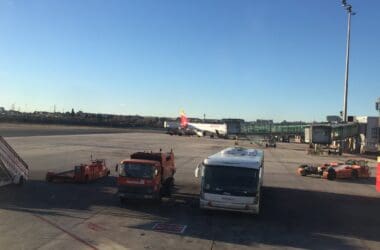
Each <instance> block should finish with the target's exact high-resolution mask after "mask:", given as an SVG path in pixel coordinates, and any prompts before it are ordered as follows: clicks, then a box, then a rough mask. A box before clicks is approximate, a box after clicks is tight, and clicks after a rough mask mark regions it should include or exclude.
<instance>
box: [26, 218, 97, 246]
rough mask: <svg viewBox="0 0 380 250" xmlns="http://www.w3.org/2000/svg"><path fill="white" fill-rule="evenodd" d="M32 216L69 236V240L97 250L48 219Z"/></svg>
mask: <svg viewBox="0 0 380 250" xmlns="http://www.w3.org/2000/svg"><path fill="white" fill-rule="evenodd" d="M33 216H35V217H37V218H38V219H40V220H42V221H44V222H46V223H48V224H49V225H51V226H53V227H55V228H57V229H59V230H61V231H62V232H64V233H66V234H67V235H69V236H70V237H71V238H73V239H75V240H77V241H78V242H80V243H82V244H84V245H86V246H88V247H89V248H91V249H93V250H98V248H96V247H95V246H93V245H91V244H90V243H88V242H87V241H85V240H84V239H82V238H79V237H78V236H76V235H74V234H72V233H70V232H69V231H67V230H66V229H64V228H62V227H61V226H59V225H57V224H55V223H54V222H52V221H50V220H48V219H46V218H44V217H42V216H40V215H37V214H33Z"/></svg>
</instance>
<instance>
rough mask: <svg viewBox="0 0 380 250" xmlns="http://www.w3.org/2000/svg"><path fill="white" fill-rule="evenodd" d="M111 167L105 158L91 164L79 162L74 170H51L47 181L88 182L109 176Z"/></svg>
mask: <svg viewBox="0 0 380 250" xmlns="http://www.w3.org/2000/svg"><path fill="white" fill-rule="evenodd" d="M109 174H110V170H109V168H107V166H106V161H105V160H104V159H96V160H92V161H91V162H90V163H89V164H79V165H76V166H75V167H74V169H73V170H69V171H63V172H52V171H49V172H48V173H47V174H46V181H48V182H52V181H63V182H80V183H87V182H89V181H93V180H97V179H100V178H103V177H105V176H108V175H109Z"/></svg>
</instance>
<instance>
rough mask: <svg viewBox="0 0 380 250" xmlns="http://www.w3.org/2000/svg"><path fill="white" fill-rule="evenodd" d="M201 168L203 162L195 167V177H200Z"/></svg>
mask: <svg viewBox="0 0 380 250" xmlns="http://www.w3.org/2000/svg"><path fill="white" fill-rule="evenodd" d="M200 168H201V164H198V166H197V167H196V168H195V171H194V176H195V178H198V177H199V170H200Z"/></svg>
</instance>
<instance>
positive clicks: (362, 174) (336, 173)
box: [322, 164, 370, 180]
mask: <svg viewBox="0 0 380 250" xmlns="http://www.w3.org/2000/svg"><path fill="white" fill-rule="evenodd" d="M369 176H370V171H369V167H368V165H367V164H365V165H349V164H343V165H338V166H335V167H333V166H329V167H327V169H325V170H324V171H323V174H322V178H324V179H328V180H335V179H348V178H353V179H358V178H369Z"/></svg>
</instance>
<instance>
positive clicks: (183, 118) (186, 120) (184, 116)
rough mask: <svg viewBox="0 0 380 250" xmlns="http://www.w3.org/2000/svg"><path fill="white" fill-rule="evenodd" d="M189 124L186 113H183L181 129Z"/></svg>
mask: <svg viewBox="0 0 380 250" xmlns="http://www.w3.org/2000/svg"><path fill="white" fill-rule="evenodd" d="M188 123H189V121H188V119H187V116H186V114H185V112H184V111H182V112H181V128H186V127H187V124H188Z"/></svg>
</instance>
